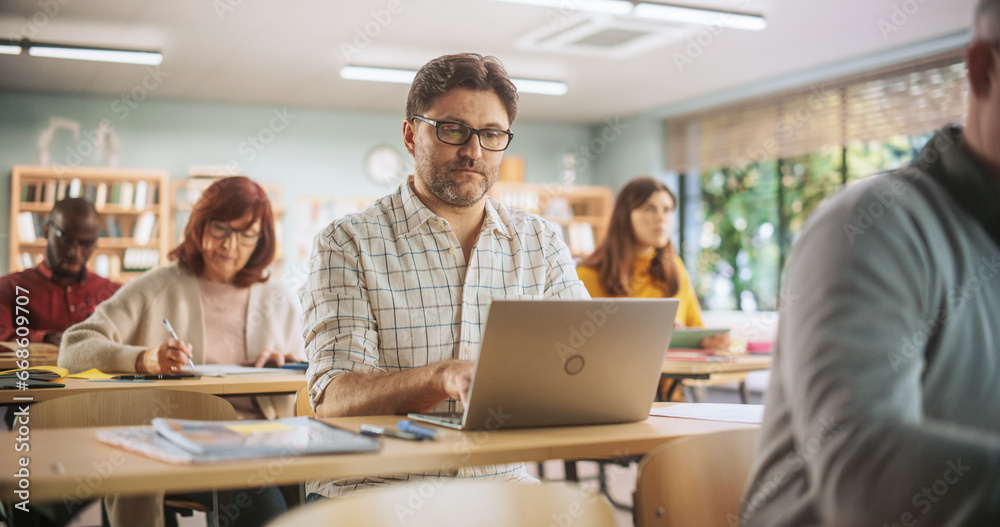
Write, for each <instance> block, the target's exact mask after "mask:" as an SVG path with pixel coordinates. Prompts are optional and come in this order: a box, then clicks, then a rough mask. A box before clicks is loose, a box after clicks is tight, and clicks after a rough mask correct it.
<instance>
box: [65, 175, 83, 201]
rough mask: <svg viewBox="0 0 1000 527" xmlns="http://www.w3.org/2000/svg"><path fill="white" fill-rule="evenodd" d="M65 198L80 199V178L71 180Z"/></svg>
mask: <svg viewBox="0 0 1000 527" xmlns="http://www.w3.org/2000/svg"><path fill="white" fill-rule="evenodd" d="M66 197H68V198H79V197H80V178H73V179H72V180H71V181H70V182H69V193H68V195H67V196H66Z"/></svg>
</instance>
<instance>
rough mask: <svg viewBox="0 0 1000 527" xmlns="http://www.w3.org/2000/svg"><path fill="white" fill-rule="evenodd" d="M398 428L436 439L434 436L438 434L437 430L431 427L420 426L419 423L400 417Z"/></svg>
mask: <svg viewBox="0 0 1000 527" xmlns="http://www.w3.org/2000/svg"><path fill="white" fill-rule="evenodd" d="M396 428H399V429H400V430H402V431H404V432H409V433H411V434H413V435H417V436H420V437H422V438H424V439H434V436H435V435H436V434H437V432H435V431H434V430H431V429H430V428H426V427H423V426H420V425H418V424H417V423H414V422H413V421H407V420H406V419H400V421H399V422H398V423H396Z"/></svg>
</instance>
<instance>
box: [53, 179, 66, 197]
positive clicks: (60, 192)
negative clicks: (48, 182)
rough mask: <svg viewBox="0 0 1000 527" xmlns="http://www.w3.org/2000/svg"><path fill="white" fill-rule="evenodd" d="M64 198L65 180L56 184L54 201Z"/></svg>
mask: <svg viewBox="0 0 1000 527" xmlns="http://www.w3.org/2000/svg"><path fill="white" fill-rule="evenodd" d="M64 197H66V180H65V179H60V180H59V181H58V182H57V183H56V196H55V201H59V200H61V199H63V198H64Z"/></svg>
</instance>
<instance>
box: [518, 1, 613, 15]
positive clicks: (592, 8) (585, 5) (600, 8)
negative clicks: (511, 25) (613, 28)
mask: <svg viewBox="0 0 1000 527" xmlns="http://www.w3.org/2000/svg"><path fill="white" fill-rule="evenodd" d="M499 1H500V2H510V3H512V4H525V5H533V6H538V7H548V8H552V9H559V10H560V11H562V10H574V11H589V12H591V13H607V14H611V15H627V14H629V12H631V11H632V2H629V1H628V0H579V1H577V2H567V1H566V0H499Z"/></svg>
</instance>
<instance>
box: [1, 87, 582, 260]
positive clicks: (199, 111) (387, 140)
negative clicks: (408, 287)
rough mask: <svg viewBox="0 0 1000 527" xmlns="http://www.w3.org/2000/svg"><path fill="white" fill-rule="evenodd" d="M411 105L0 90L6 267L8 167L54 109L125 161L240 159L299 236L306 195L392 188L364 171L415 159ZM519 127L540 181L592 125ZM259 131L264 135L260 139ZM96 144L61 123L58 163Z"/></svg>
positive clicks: (80, 161) (530, 168)
mask: <svg viewBox="0 0 1000 527" xmlns="http://www.w3.org/2000/svg"><path fill="white" fill-rule="evenodd" d="M331 97H335V94H331ZM403 104H404V102H403V101H402V100H401V101H400V111H399V112H367V111H348V110H323V109H315V108H287V109H285V107H282V106H277V107H272V106H264V105H237V104H220V103H199V102H182V101H156V100H146V101H142V102H139V103H138V104H135V105H134V106H135V107H134V108H130V107H129V106H126V105H125V104H123V103H122V101H121V100H117V99H116V98H113V97H107V98H101V97H82V96H71V95H36V94H26V93H12V92H0V177H2V178H3V179H2V182H0V234H2V235H3V236H4V237H3V239H2V240H0V269H2V271H3V273H6V272H7V262H8V257H7V253H8V238H7V236H8V233H9V232H10V225H9V222H10V169H11V167H12V166H14V165H30V164H36V163H37V159H38V138H39V135H40V134H41V133H42V131H43V130H44V129H46V128H47V127H48V123H49V119H50V118H51V117H64V118H67V119H72V120H75V121H79V122H80V125H81V128H82V129H83V130H87V131H93V130H94V129H95V128H96V126H97V123H98V122H99V121H100V120H101V119H104V118H107V119H109V120H110V121H111V122H112V124H113V126H114V129H115V131H116V133H117V135H118V138H119V141H120V143H121V149H120V157H121V162H120V166H122V167H135V168H158V169H166V170H168V171H169V173H170V177H171V178H183V177H186V176H187V173H188V167H189V166H192V165H226V164H228V163H232V162H235V163H238V164H239V165H240V166H241V167H242V168H243V172H244V173H245V174H247V175H249V176H250V177H252V178H254V179H257V180H259V181H266V182H280V183H281V184H282V186H283V189H284V206H285V210H286V211H287V212H288V213H286V215H285V221H284V225H283V228H284V234H285V236H284V238H285V240H293V239H294V232H293V230H294V229H295V225H294V224H293V223H294V220H293V217H294V215H293V214H290V212H292V211H293V207H294V205H295V202H296V199H297V198H299V197H304V196H321V197H328V196H329V197H333V196H371V197H377V196H382V195H384V194H387V193H388V192H390V190H391V189H390V188H388V187H380V186H377V185H375V184H373V183H370V182H368V180H367V179H366V178H365V176H364V157H365V154H366V153H367V152H368V150H369V149H371V148H372V147H374V146H376V145H379V144H390V145H392V146H394V147H396V148H397V149H398V150H399V151H400V152H401V153H402V154H403V155H404V156H405V157H406V159H407V160H409V157H408V156H406V155H405V150H404V149H403V147H402V141H401V129H402V121H401V119H402V107H403ZM276 112H277V113H276ZM279 114H282V117H281V118H279V117H278V115H279ZM513 129H514V132H515V138H514V142H513V143H512V144H511V147H510V149H509V150H508V154H507V155H514V156H522V157H524V158H525V172H526V179H527V180H528V181H532V182H558V181H560V180H561V178H562V177H563V155H564V154H565V153H567V152H576V151H578V150H579V149H580V148H581V147H582V146H583V145H586V144H587V142H588V141H589V140H590V133H591V132H590V129H589V127H587V126H584V125H572V124H554V123H541V122H531V121H529V120H523V119H519V120H518V121H517V122H515V124H514V127H513ZM251 136H256V137H259V139H260V140H263V141H265V142H266V144H264V143H261V142H259V143H258V144H259V148H258V147H256V146H254V145H252V144H251V143H250V142H249V141H248V138H249V137H251ZM90 146H91V142H90V141H89V140H87V139H86V138H85V137H81V138H80V139H79V140H74V139H72V137H71V134H70V133H69V132H66V131H60V132H59V133H58V134H57V135H56V141H55V142H54V143H53V148H52V149H51V151H52V153H53V163H54V164H57V165H85V166H86V165H98V164H102V163H101V162H100V161H99V160H98V158H97V156H96V155H94V154H93V153H92V149H91V148H90ZM78 154H84V155H82V156H80V155H78ZM410 166H411V167H412V162H410ZM577 182H579V183H592V182H593V177H592V171H591V170H590V169H580V170H578V173H577ZM292 245H293V244H292V243H286V244H285V253H286V257H287V258H292V257H293V255H292Z"/></svg>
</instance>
